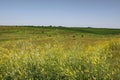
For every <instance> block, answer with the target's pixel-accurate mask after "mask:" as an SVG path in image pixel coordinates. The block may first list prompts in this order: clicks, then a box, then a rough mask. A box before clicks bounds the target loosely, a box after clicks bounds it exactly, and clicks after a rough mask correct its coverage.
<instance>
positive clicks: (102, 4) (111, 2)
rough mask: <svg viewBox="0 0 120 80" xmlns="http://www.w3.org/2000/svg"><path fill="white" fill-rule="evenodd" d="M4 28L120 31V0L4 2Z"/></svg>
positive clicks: (0, 10) (0, 19)
mask: <svg viewBox="0 0 120 80" xmlns="http://www.w3.org/2000/svg"><path fill="white" fill-rule="evenodd" d="M0 25H55V26H69V27H74V26H75V27H87V26H91V27H110V28H120V0H0Z"/></svg>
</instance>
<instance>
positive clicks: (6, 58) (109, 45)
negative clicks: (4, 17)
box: [0, 26, 120, 80]
mask: <svg viewBox="0 0 120 80" xmlns="http://www.w3.org/2000/svg"><path fill="white" fill-rule="evenodd" d="M119 58H120V29H97V28H65V27H33V26H25V27H23V26H17V27H15V26H13V27H12V26H9V27H7V26H6V27H0V80H119V79H120V60H119Z"/></svg>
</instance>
